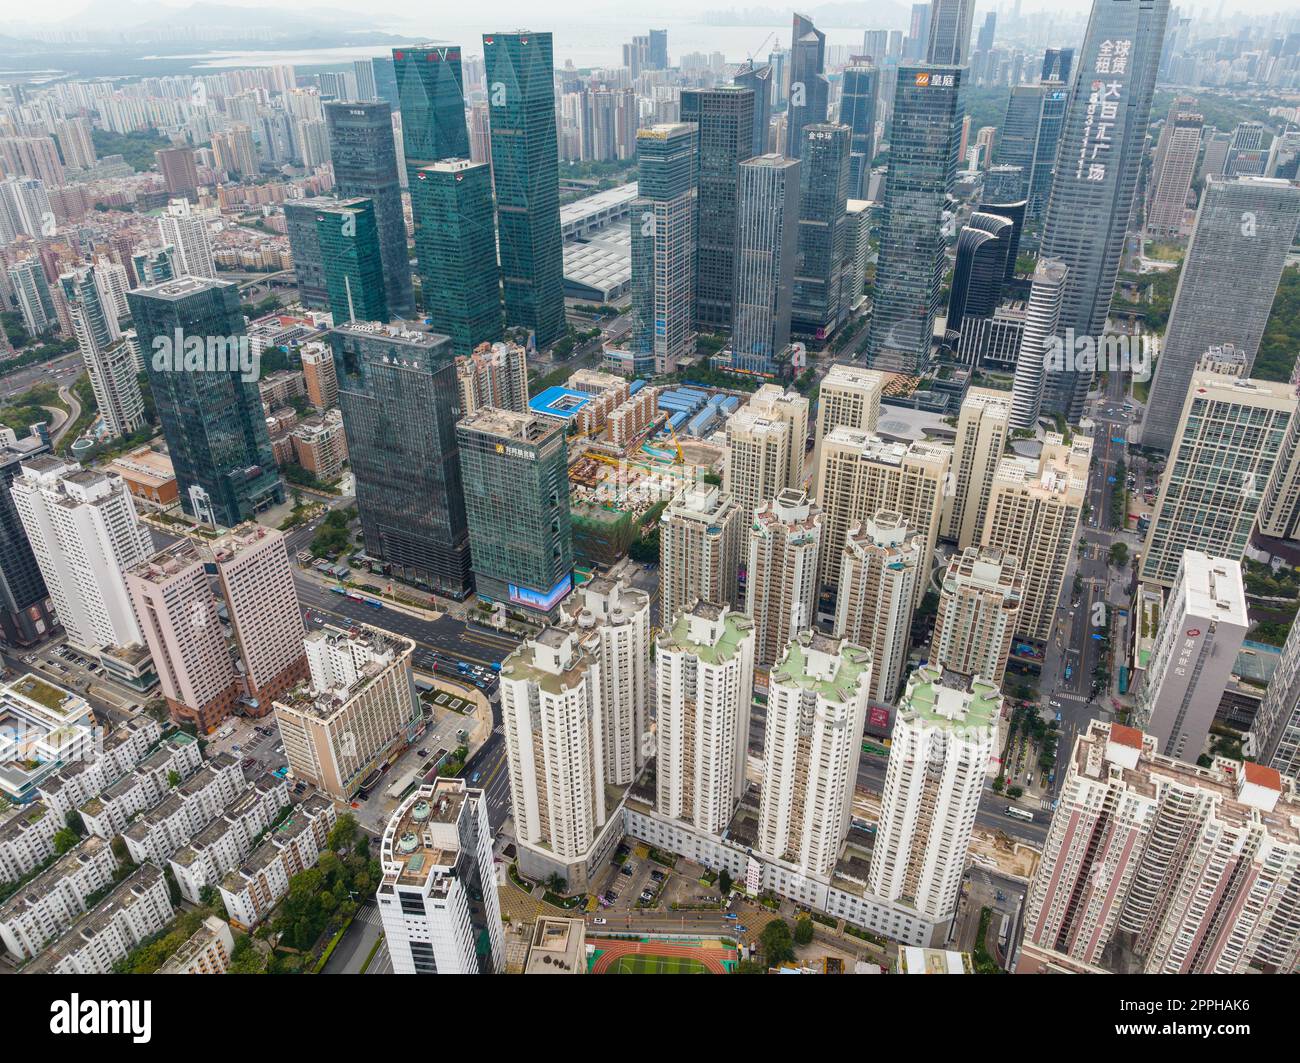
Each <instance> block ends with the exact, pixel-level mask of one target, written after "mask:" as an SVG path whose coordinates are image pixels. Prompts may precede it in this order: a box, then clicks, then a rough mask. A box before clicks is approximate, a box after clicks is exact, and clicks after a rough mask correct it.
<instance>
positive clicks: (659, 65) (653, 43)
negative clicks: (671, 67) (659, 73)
mask: <svg viewBox="0 0 1300 1063" xmlns="http://www.w3.org/2000/svg"><path fill="white" fill-rule="evenodd" d="M648 65H649V67H650V69H651V70H667V69H668V31H667V30H651V31H650V57H649V64H648Z"/></svg>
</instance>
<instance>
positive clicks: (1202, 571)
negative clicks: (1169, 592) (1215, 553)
mask: <svg viewBox="0 0 1300 1063" xmlns="http://www.w3.org/2000/svg"><path fill="white" fill-rule="evenodd" d="M1181 569H1182V587H1183V593H1184V594H1185V595H1186V604H1185V609H1186V611H1187V613H1189V614H1190V615H1192V616H1196V617H1204V618H1205V619H1206V620H1209V621H1212V622H1214V623H1216V624H1238V625H1241V626H1248V625H1249V624H1250V619H1249V617H1248V616H1247V614H1246V588H1245V584H1244V582H1243V580H1242V573H1241V562H1240V561H1231V560H1229V559H1227V558H1224V557H1210V556H1208V555H1207V554H1204V553H1202V552H1201V551H1200V550H1184V551H1183V559H1182V563H1181Z"/></svg>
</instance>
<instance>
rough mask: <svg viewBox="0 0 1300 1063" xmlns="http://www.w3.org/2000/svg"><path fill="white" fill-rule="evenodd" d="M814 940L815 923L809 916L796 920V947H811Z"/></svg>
mask: <svg viewBox="0 0 1300 1063" xmlns="http://www.w3.org/2000/svg"><path fill="white" fill-rule="evenodd" d="M812 939H813V921H812V920H811V919H809V918H808V917H807V916H804V917H803V918H802V919H796V920H795V924H794V943H795V944H796V945H809V944H811V943H812Z"/></svg>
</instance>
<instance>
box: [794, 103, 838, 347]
mask: <svg viewBox="0 0 1300 1063" xmlns="http://www.w3.org/2000/svg"><path fill="white" fill-rule="evenodd" d="M803 138H804V146H803V151H802V152H801V155H802V160H803V165H802V167H801V168H800V171H799V249H798V252H797V254H796V257H795V265H794V296H793V298H792V300H791V303H790V314H791V322H792V324H793V326H794V329H795V331H796V332H799V333H802V334H811V335H813V336H816V337H817V338H818V339H825V337H826V336H828V335H830V333H831V332H832V331H834V329H835V328H836V327H837V326H838V325H839V323H840V321H841V320H842V319H843V317H844V311H843V310H842V309H841V307H840V286H841V283H842V279H843V275H844V241H845V239H846V235H847V225H848V222H847V212H846V204H847V202H848V193H849V142H850V133H849V127H848V126H846V125H832V124H829V123H820V124H817V125H809V126H804V130H803Z"/></svg>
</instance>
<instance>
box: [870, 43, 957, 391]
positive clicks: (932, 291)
mask: <svg viewBox="0 0 1300 1063" xmlns="http://www.w3.org/2000/svg"><path fill="white" fill-rule="evenodd" d="M965 74H966V71H965V69H964V68H962V67H956V66H924V65H923V66H909V65H904V66H900V67H899V68H898V85H897V88H896V89H895V92H894V121H893V129H892V135H891V137H890V149H889V151H890V155H889V172H888V174H887V176H886V178H885V192H884V203H883V207H882V213H881V230H880V259H879V262H878V263H877V266H876V287H875V310H874V313H873V315H872V318H871V329H870V331H869V332H868V333H867V364H868V365H870V366H871V367H872V368H877V369H889V370H894V371H897V372H903V373H919V372H922V371H923V370H924V369H925V367H926V365H927V364H928V363H929V360H930V340H931V336H932V334H933V332H934V319H935V316H936V314H937V312H938V308H939V297H940V291H941V288H942V285H943V276H944V273H945V272H946V270H947V265H948V263H947V255H946V253H945V246H944V237H943V232H942V226H943V210H944V206H945V204H946V203H947V200H948V196H949V194H950V193H951V191H952V188H953V182H954V181H955V179H956V175H957V152H958V148H959V147H960V140H961V121H962V115H963V110H962V79H963V77H964V76H965Z"/></svg>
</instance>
